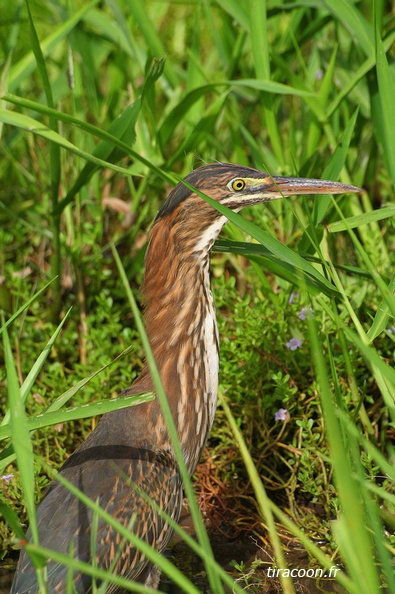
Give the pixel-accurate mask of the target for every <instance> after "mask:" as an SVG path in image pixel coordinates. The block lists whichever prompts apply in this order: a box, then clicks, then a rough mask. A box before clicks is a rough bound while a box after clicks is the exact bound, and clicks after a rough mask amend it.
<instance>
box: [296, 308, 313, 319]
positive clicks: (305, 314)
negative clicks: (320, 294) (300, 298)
mask: <svg viewBox="0 0 395 594" xmlns="http://www.w3.org/2000/svg"><path fill="white" fill-rule="evenodd" d="M298 318H300V319H301V320H312V319H313V318H314V309H313V308H312V307H302V309H301V310H300V312H299V313H298Z"/></svg>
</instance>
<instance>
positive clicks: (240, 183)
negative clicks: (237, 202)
mask: <svg viewBox="0 0 395 594" xmlns="http://www.w3.org/2000/svg"><path fill="white" fill-rule="evenodd" d="M229 185H230V187H231V188H232V190H234V191H235V192H241V190H244V188H245V187H246V183H245V181H244V179H241V177H236V179H232V181H231V182H230V184H229Z"/></svg>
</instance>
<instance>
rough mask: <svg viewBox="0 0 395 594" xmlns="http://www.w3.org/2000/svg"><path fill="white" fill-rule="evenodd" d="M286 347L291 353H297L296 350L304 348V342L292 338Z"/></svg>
mask: <svg viewBox="0 0 395 594" xmlns="http://www.w3.org/2000/svg"><path fill="white" fill-rule="evenodd" d="M285 346H286V347H288V348H289V350H290V351H296V349H300V347H301V346H302V341H301V340H300V338H291V340H289V341H288V342H287V343H286V345H285Z"/></svg>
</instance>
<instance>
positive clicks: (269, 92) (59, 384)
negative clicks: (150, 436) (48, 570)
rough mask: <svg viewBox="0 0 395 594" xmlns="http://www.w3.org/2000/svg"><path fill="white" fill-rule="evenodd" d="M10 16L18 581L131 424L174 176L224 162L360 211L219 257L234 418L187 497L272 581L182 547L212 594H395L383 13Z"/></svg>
mask: <svg viewBox="0 0 395 594" xmlns="http://www.w3.org/2000/svg"><path fill="white" fill-rule="evenodd" d="M3 4H5V6H2V25H1V33H0V37H1V42H2V43H1V54H0V55H1V64H2V69H1V83H0V85H1V104H0V133H1V146H0V150H1V157H2V158H1V162H0V178H1V180H2V183H1V185H0V246H1V249H0V310H2V318H1V320H0V324H1V326H0V327H1V330H0V331H1V338H2V350H0V360H1V362H2V365H1V367H0V407H1V409H2V411H3V414H4V417H3V422H2V424H1V425H0V438H1V440H2V445H4V449H3V451H2V453H1V454H0V485H1V489H0V505H1V509H0V511H1V512H2V515H3V518H4V519H3V520H2V521H1V522H0V535H1V539H0V541H1V543H2V549H1V552H0V554H1V556H2V558H3V559H4V561H3V565H2V568H3V569H9V570H12V568H13V567H14V565H15V559H16V555H15V550H16V548H18V540H17V538H16V536H17V537H20V536H21V535H23V530H25V527H26V525H27V523H30V524H31V525H32V527H33V533H34V526H35V514H34V505H35V503H37V502H38V501H39V499H40V497H41V496H42V493H43V490H44V489H45V487H46V486H47V485H48V483H49V481H50V479H51V478H52V476H53V471H55V470H56V469H57V468H59V467H60V466H61V464H62V463H63V462H64V461H65V459H66V458H67V456H68V455H69V454H70V453H71V452H72V451H73V450H74V449H75V447H76V446H77V445H78V444H79V443H80V442H81V441H82V440H83V439H85V438H86V436H87V435H88V434H89V432H90V431H91V430H92V428H94V426H95V424H96V423H97V418H98V417H97V415H99V414H101V413H103V412H105V411H107V410H110V408H111V407H118V406H119V407H120V406H125V405H130V404H136V405H138V403H136V402H135V403H131V402H130V401H128V402H125V401H124V400H122V399H117V398H116V397H117V396H118V395H119V393H120V392H121V391H122V390H123V389H124V388H125V387H127V386H128V385H130V383H131V382H132V380H133V379H134V377H136V375H137V374H138V373H139V370H140V369H141V365H142V361H143V359H144V357H145V352H144V349H143V346H142V345H143V342H142V337H141V333H140V332H139V329H138V326H137V325H136V315H135V314H136V312H134V313H132V312H133V307H134V305H133V300H132V297H131V296H130V295H129V296H128V295H127V287H126V286H125V282H123V281H122V278H123V276H122V275H123V272H122V267H123V269H124V271H125V273H126V277H127V279H128V283H129V285H130V287H131V289H132V292H133V294H134V295H135V297H136V299H137V300H138V299H139V286H140V283H141V280H142V273H143V261H144V252H145V247H146V243H147V237H148V231H149V227H150V224H151V222H152V220H153V218H154V217H155V213H156V212H157V210H158V208H159V206H160V204H161V203H162V202H163V201H164V199H165V197H166V195H167V193H168V192H169V190H170V188H171V187H172V185H174V183H176V181H177V179H176V177H175V176H174V174H176V175H177V176H183V175H186V174H187V173H188V172H189V171H190V170H192V169H193V168H194V167H196V166H199V165H201V164H203V163H206V162H212V161H215V160H220V161H226V162H233V163H240V164H243V165H252V166H254V167H256V168H258V169H263V170H267V171H269V172H270V173H271V174H273V175H297V176H302V177H318V178H327V179H339V180H340V181H343V182H344V183H352V184H353V185H356V186H358V187H363V188H364V189H365V190H366V191H365V193H363V194H360V195H357V194H353V195H351V194H349V195H345V196H341V197H336V199H333V198H331V197H326V196H319V197H317V198H314V197H309V198H304V197H299V198H297V199H296V198H290V199H284V200H280V201H276V202H273V203H270V204H267V205H265V206H258V207H255V208H254V209H248V210H246V211H244V212H243V214H242V217H241V216H239V217H238V216H235V217H232V222H230V223H229V224H228V225H227V226H226V228H225V230H224V233H223V235H222V237H221V240H220V241H218V242H217V244H216V246H215V247H214V253H213V258H212V276H213V279H212V280H213V291H214V294H215V299H216V304H217V311H218V322H219V329H220V335H221V378H220V382H221V399H220V404H219V408H218V413H217V416H216V421H215V425H214V427H213V430H212V432H211V436H210V440H209V443H208V446H207V449H206V451H205V454H204V457H203V460H202V462H201V464H200V466H199V467H198V469H197V472H196V476H195V479H194V489H195V491H196V493H197V495H198V500H199V501H200V504H201V509H202V512H203V513H204V517H206V519H208V520H209V523H210V525H211V526H212V527H214V528H215V529H216V530H217V531H218V530H220V531H221V533H222V534H227V535H228V536H229V537H230V538H233V539H234V538H236V537H237V538H241V539H246V540H248V539H250V537H252V538H253V539H255V540H256V542H257V543H258V544H257V554H256V557H257V559H256V560H255V561H254V562H253V563H252V565H251V564H250V565H248V566H246V565H245V564H244V561H242V560H241V559H238V558H236V556H237V555H236V554H235V559H234V560H233V563H232V568H233V569H232V578H229V577H228V578H227V577H226V574H225V572H224V571H223V570H222V569H221V567H219V566H218V565H216V564H215V562H214V561H213V560H212V554H211V551H210V546H209V544H208V541H207V539H206V538H205V536H204V533H203V529H202V524H201V523H200V524H199V521H198V520H196V522H197V527H196V529H197V535H198V543H197V544H196V543H195V544H194V543H193V541H191V539H188V537H187V536H185V535H183V536H182V538H185V539H186V540H187V544H188V547H192V548H194V550H195V553H196V554H197V555H201V556H202V558H203V560H204V561H203V562H202V563H203V566H204V571H205V574H204V575H205V576H206V578H207V583H208V584H209V585H210V588H211V591H212V592H213V593H214V592H215V594H217V593H220V592H224V591H226V590H225V587H227V588H228V589H229V588H231V587H232V586H231V584H232V580H233V579H234V580H236V582H235V584H234V586H233V588H234V589H235V591H238V592H241V591H242V589H243V588H247V589H248V591H249V592H255V591H256V592H263V591H269V588H274V587H275V586H274V583H275V582H274V581H272V582H270V581H268V578H267V568H268V567H277V568H282V569H286V568H287V562H286V553H287V552H288V551H294V550H296V549H297V550H300V549H302V550H303V551H305V553H304V554H305V558H304V561H303V563H304V565H303V567H305V568H323V569H324V570H325V571H327V570H329V568H330V567H332V566H336V567H338V568H340V571H338V572H337V573H336V576H333V574H332V575H331V577H335V579H336V581H337V582H338V584H339V585H340V586H342V587H343V588H344V591H347V592H352V593H358V594H361V593H366V594H376V593H379V592H381V591H383V589H385V588H387V590H388V591H395V579H394V567H393V561H392V560H393V558H394V554H395V536H394V534H395V530H394V528H395V493H394V478H395V476H394V475H395V471H394V468H395V453H394V448H393V440H394V435H395V425H394V420H395V407H394V396H395V371H394V354H395V298H394V288H395V284H394V247H395V225H394V213H395V205H394V186H395V135H394V134H393V129H394V121H395V113H394V112H395V107H394V106H395V71H394V50H393V48H394V44H393V42H394V39H395V20H394V14H393V11H392V12H391V10H390V9H391V6H390V3H387V2H384V1H383V0H381V1H380V0H377V1H376V2H373V3H372V2H367V1H365V0H362V1H361V2H358V3H350V2H348V1H346V0H336V1H335V0H331V1H328V2H321V1H320V0H318V1H317V2H315V3H311V2H308V1H306V2H300V3H288V2H264V1H263V0H262V1H257V2H236V1H233V0H221V1H218V2H214V1H212V2H210V1H205V0H202V1H198V0H190V1H189V2H159V1H152V0H151V1H149V2H145V1H143V0H130V1H129V0H107V1H105V2H99V0H91V1H90V2H88V1H86V0H84V1H83V2H81V1H77V0H68V1H67V2H66V1H65V0H35V1H34V2H33V1H32V0H16V1H15V2H13V3H11V2H8V3H3ZM113 246H115V247H116V250H117V253H118V254H119V259H120V262H121V263H122V265H120V262H118V263H117V261H116V259H115V258H114V250H113V249H112V248H113ZM285 246H287V247H285ZM143 397H147V398H148V397H151V396H150V395H145V396H143ZM207 476H209V477H210V480H207ZM187 490H188V489H187ZM191 505H192V515H193V517H194V519H196V509H194V507H193V503H191ZM98 513H100V511H98ZM21 527H22V528H21ZM15 534H16V536H15ZM31 547H32V548H31V551H32V552H35V553H36V555H38V557H36V558H42V557H43V556H44V557H45V555H46V554H47V553H46V552H45V551H44V552H43V551H42V550H40V547H39V545H38V544H37V543H35V544H33V545H31ZM261 550H264V551H266V553H267V554H268V557H267V558H266V557H265V556H262V555H261V556H260V555H259V551H261ZM287 558H289V557H287ZM159 562H160V563H161V561H160V560H159ZM166 563H167V565H165V567H164V571H165V573H166V574H170V575H171V577H172V578H173V580H174V581H175V582H176V583H177V584H178V586H179V587H180V588H181V590H182V591H187V592H197V591H199V590H201V589H202V588H201V587H200V586H199V585H193V584H194V578H196V576H194V575H187V576H184V575H183V574H182V572H181V571H178V572H177V570H176V569H171V567H170V568H169V563H168V561H166ZM204 564H205V565H204ZM292 565H295V563H292V562H291V564H290V567H292ZM296 566H299V567H302V565H301V564H300V563H299V565H298V564H297V563H296ZM227 570H229V567H228V568H227ZM92 571H93V572H95V571H97V569H95V568H92ZM327 573H328V574H329V571H327ZM97 575H98V574H97ZM101 577H102V576H101ZM276 580H277V581H276V584H277V585H276V587H277V588H278V590H279V591H281V590H282V591H284V592H286V593H292V592H295V591H298V588H299V583H298V581H297V580H295V579H293V578H292V577H291V576H290V575H289V573H288V574H287V572H286V571H283V572H280V573H279V574H278V576H277V578H276ZM313 581H314V580H311V583H312V582H313ZM226 582H227V585H226V586H225V583H226ZM195 583H196V584H197V582H195ZM125 587H127V588H128V589H130V590H131V591H138V589H137V587H136V586H135V585H133V584H129V585H126V586H125ZM303 587H308V584H306V582H304V584H303ZM325 587H326V586H325ZM325 587H324V591H329V590H328V589H325ZM43 591H45V588H44V587H43ZM312 591H314V590H312Z"/></svg>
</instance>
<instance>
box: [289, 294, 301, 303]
mask: <svg viewBox="0 0 395 594" xmlns="http://www.w3.org/2000/svg"><path fill="white" fill-rule="evenodd" d="M299 297H300V295H299V293H291V294H290V296H289V299H288V303H289V304H290V305H292V304H293V303H296V302H297V301H299Z"/></svg>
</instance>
